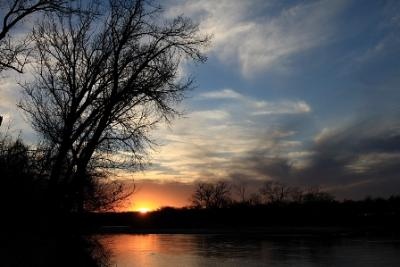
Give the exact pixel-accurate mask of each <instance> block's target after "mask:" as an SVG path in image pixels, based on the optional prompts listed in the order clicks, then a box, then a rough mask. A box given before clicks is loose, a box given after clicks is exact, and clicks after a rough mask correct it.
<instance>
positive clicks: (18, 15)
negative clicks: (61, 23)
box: [0, 0, 71, 124]
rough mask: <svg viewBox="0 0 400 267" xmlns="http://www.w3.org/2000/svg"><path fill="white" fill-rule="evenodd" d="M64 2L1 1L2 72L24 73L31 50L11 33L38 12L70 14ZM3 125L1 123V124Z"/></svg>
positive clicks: (26, 43)
mask: <svg viewBox="0 0 400 267" xmlns="http://www.w3.org/2000/svg"><path fill="white" fill-rule="evenodd" d="M68 2H71V1H64V0H11V1H6V0H0V9H1V10H2V11H1V12H0V14H1V17H0V20H1V21H2V26H1V28H0V72H1V71H3V70H6V69H12V70H14V71H17V72H20V73H21V72H22V71H23V67H24V66H25V64H26V62H27V56H28V54H29V51H30V49H29V48H28V40H27V39H26V38H23V39H22V40H21V39H20V40H13V38H12V37H11V35H10V32H11V31H12V30H13V29H15V28H16V27H17V26H18V24H20V23H22V22H23V21H24V19H26V18H27V17H28V16H30V15H32V14H34V13H38V12H53V11H60V12H69V11H71V9H70V8H68V7H67V5H68ZM0 124H1V123H0Z"/></svg>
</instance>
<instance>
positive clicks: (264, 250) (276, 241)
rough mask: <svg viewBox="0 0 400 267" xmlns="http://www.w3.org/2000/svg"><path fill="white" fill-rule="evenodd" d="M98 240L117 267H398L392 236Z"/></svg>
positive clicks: (399, 251) (398, 248)
mask: <svg viewBox="0 0 400 267" xmlns="http://www.w3.org/2000/svg"><path fill="white" fill-rule="evenodd" d="M100 241H101V243H102V244H104V245H105V246H106V247H107V248H108V249H110V251H111V253H112V255H113V256H112V262H113V263H114V265H116V266H118V267H128V266H129V267H133V266H140V267H144V266H155V267H157V266H163V267H179V266H185V267H192V266H245V267H253V266H278V267H280V266H299V267H301V266H307V267H308V266H350V267H355V266H365V267H369V266H371V267H372V266H382V267H383V266H385V267H390V266H393V267H394V266H396V267H398V266H400V241H399V240H396V239H392V238H390V239H383V238H329V239H326V238H324V239H321V238H317V237H279V238H276V237H275V238H271V237H266V236H257V235H251V236H240V235H226V234H225V235H204V234H203V235H195V234H146V235H137V234H132V235H131V234H121V235H105V236H102V237H100Z"/></svg>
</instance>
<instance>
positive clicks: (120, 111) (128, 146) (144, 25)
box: [20, 0, 208, 209]
mask: <svg viewBox="0 0 400 267" xmlns="http://www.w3.org/2000/svg"><path fill="white" fill-rule="evenodd" d="M105 10H106V14H104V15H103V16H100V17H97V16H93V15H92V14H94V13H95V12H88V13H78V14H75V13H72V14H68V15H67V16H60V15H55V14H52V15H51V16H49V18H48V19H47V20H45V21H44V22H42V23H41V25H40V26H38V27H36V29H35V30H34V33H33V38H34V42H35V48H36V49H37V51H38V56H37V59H36V60H37V63H38V69H37V71H36V74H35V81H34V82H32V83H30V84H25V85H24V86H23V87H24V91H25V96H26V97H25V99H24V101H22V102H21V105H20V106H21V107H22V108H23V109H24V110H25V111H26V113H27V114H28V115H29V117H30V119H31V122H32V125H33V127H34V128H35V129H36V130H37V131H38V132H39V133H40V134H41V135H42V137H43V138H44V140H45V141H46V142H47V144H48V148H49V149H51V155H52V156H51V159H52V166H51V169H50V170H49V172H50V185H51V191H52V192H53V194H55V195H54V197H57V195H60V194H61V195H65V194H72V195H74V196H75V197H74V199H76V202H77V203H76V205H77V208H78V209H82V207H83V199H84V187H85V180H86V179H87V177H88V172H89V170H92V169H97V168H110V167H132V168H135V167H137V166H138V165H137V164H138V162H140V161H141V160H142V158H143V154H144V152H145V151H146V148H148V146H149V145H151V140H150V138H149V131H150V130H151V129H152V128H153V127H154V126H155V125H156V124H157V123H158V122H160V121H163V120H164V121H169V120H170V119H171V118H172V117H173V116H174V115H177V114H178V112H177V111H176V110H175V109H174V107H173V106H174V104H175V103H176V102H178V101H180V100H181V99H182V97H183V93H184V92H185V90H187V89H188V88H189V87H190V86H191V84H192V80H191V79H189V80H186V81H182V80H181V79H178V78H179V77H178V66H179V64H180V62H181V60H182V59H188V60H194V61H198V62H203V61H205V59H206V58H205V57H204V56H203V54H202V53H201V50H200V49H201V48H202V47H203V46H204V45H206V44H207V43H208V37H207V36H202V35H200V34H199V31H198V28H197V25H195V24H193V23H192V21H191V20H190V19H188V18H185V17H181V16H180V17H177V18H174V19H172V20H169V21H162V20H161V19H160V17H161V12H162V10H161V9H160V8H158V7H154V6H152V5H149V4H148V2H147V1H143V0H136V1H132V0H110V1H109V7H108V8H105ZM125 156H128V158H125V160H122V158H123V157H125ZM65 184H68V185H69V186H68V188H71V190H69V191H70V192H63V190H64V189H65V188H66V187H65V186H64V185H65Z"/></svg>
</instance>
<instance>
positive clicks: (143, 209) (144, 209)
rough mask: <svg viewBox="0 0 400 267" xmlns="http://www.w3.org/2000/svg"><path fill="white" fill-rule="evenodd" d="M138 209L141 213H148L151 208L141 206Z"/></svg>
mask: <svg viewBox="0 0 400 267" xmlns="http://www.w3.org/2000/svg"><path fill="white" fill-rule="evenodd" d="M137 211H138V212H139V213H141V214H146V213H148V212H149V211H150V209H149V208H139V209H137Z"/></svg>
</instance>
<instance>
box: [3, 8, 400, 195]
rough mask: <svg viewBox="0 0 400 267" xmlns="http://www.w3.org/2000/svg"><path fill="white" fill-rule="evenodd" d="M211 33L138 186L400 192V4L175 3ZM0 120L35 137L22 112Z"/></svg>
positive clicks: (6, 99) (187, 69) (8, 100)
mask: <svg viewBox="0 0 400 267" xmlns="http://www.w3.org/2000/svg"><path fill="white" fill-rule="evenodd" d="M162 4H163V6H164V8H165V16H166V17H174V16H176V15H180V14H184V15H186V16H188V17H191V18H192V19H193V20H194V21H196V22H198V23H199V27H200V29H201V30H202V31H203V32H204V33H208V34H212V35H213V39H212V43H211V45H210V46H209V47H208V48H207V50H206V51H205V53H206V54H207V55H208V61H207V62H206V63H205V64H202V65H196V66H192V65H190V64H184V66H183V67H182V75H183V76H184V75H189V74H190V75H193V76H194V77H195V79H196V85H197V87H196V89H195V90H193V91H190V92H188V94H187V98H186V99H185V100H184V101H183V102H182V104H181V106H180V108H181V110H184V111H185V116H184V117H183V118H179V119H177V120H175V121H174V122H173V123H172V124H171V125H170V126H160V127H159V128H158V129H157V130H156V131H155V132H154V134H153V138H154V139H155V140H156V141H157V142H158V143H160V144H161V146H160V147H158V148H157V149H156V151H154V152H152V153H151V155H150V160H151V162H152V165H151V166H150V167H149V168H148V169H147V170H146V171H144V172H143V173H139V174H135V177H136V179H138V180H140V179H144V180H147V181H154V182H159V181H163V183H164V184H166V186H167V185H168V183H169V182H170V183H171V184H176V183H177V182H178V183H192V182H194V181H198V180H210V181H216V180H220V179H227V180H231V181H233V182H243V181H244V182H246V183H249V184H259V183H260V182H262V181H265V180H278V181H283V182H286V183H289V184H295V185H302V186H315V185H319V186H321V187H323V188H325V189H327V190H330V191H332V192H333V193H335V194H336V195H337V196H339V197H352V198H359V197H364V196H365V195H382V196H387V195H390V194H394V193H399V191H398V189H399V188H400V167H398V166H400V164H399V163H400V119H399V118H400V116H399V115H400V88H399V87H400V2H399V1H383V0H382V1H372V0H371V1H369V0H366V1H361V0H359V1H350V0H347V1H341V0H336V1H330V0H329V1H263V0H249V1H240V0H237V1H235V0H219V1H213V0H199V1H195V0H186V1H185V0H168V1H163V2H162ZM4 81H5V82H3V84H2V85H1V87H2V88H1V94H2V101H1V103H0V111H1V112H2V113H3V114H7V116H6V119H8V120H9V119H12V120H13V123H14V128H16V129H23V133H24V135H25V136H27V138H28V139H31V140H34V139H35V138H34V137H33V136H34V135H33V134H32V132H31V130H29V128H28V127H27V126H26V123H24V122H23V121H22V120H21V118H20V116H19V115H17V114H16V111H15V106H14V103H15V102H16V100H17V99H18V95H16V93H15V88H16V86H14V81H15V77H7V78H6V79H4Z"/></svg>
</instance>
